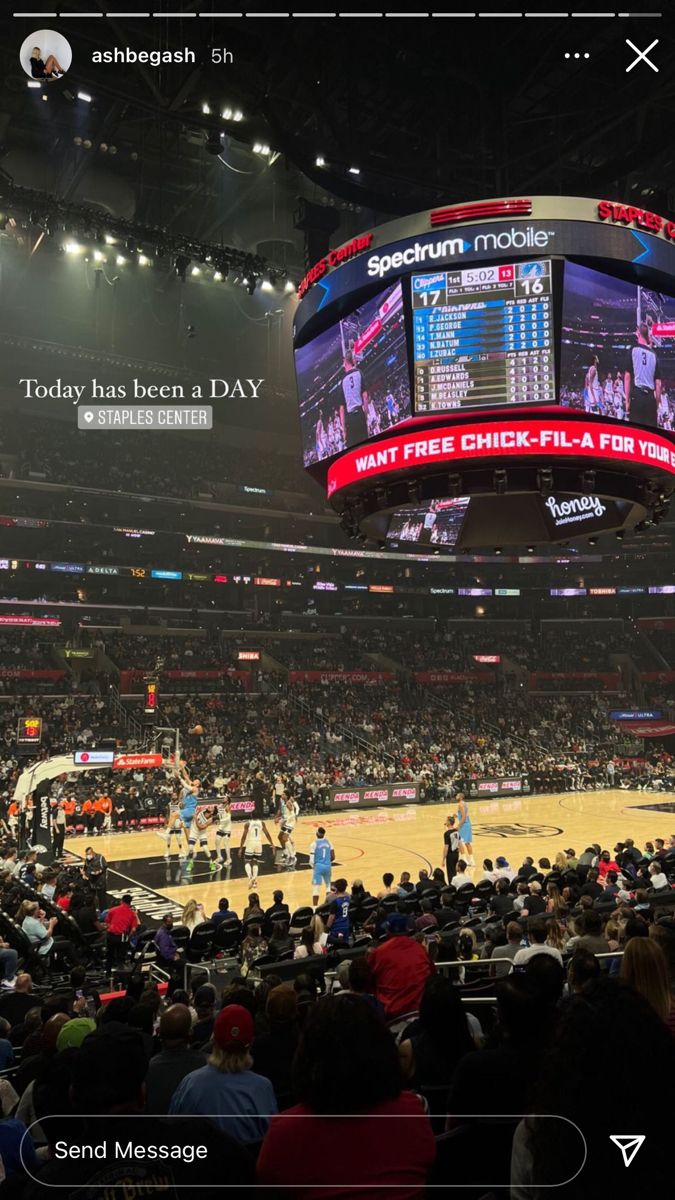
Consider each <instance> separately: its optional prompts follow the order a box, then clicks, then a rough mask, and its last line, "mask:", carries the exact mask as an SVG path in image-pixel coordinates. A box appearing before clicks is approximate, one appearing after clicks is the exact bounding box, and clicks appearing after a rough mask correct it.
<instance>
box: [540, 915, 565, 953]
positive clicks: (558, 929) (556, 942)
mask: <svg viewBox="0 0 675 1200" xmlns="http://www.w3.org/2000/svg"><path fill="white" fill-rule="evenodd" d="M568 941H569V935H568V934H567V933H566V932H565V930H564V929H563V927H562V925H561V924H560V921H557V920H556V919H555V917H553V918H552V919H550V920H548V921H547V922H546V945H547V946H553V947H554V949H555V950H559V951H560V953H561V954H562V953H563V951H564V949H565V946H566V945H567V943H568Z"/></svg>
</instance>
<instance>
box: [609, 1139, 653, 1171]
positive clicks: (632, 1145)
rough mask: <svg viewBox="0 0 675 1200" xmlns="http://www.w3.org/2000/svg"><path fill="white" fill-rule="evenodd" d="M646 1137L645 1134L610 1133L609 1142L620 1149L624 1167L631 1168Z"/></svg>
mask: <svg viewBox="0 0 675 1200" xmlns="http://www.w3.org/2000/svg"><path fill="white" fill-rule="evenodd" d="M645 1137H646V1135H645V1134H644V1133H610V1135H609V1140H610V1142H614V1145H615V1146H618V1147H619V1150H620V1151H621V1156H622V1158H623V1165H624V1167H629V1166H630V1164H631V1163H632V1161H633V1159H634V1158H635V1155H636V1154H637V1152H638V1150H639V1149H640V1146H641V1145H642V1143H643V1142H644V1141H645Z"/></svg>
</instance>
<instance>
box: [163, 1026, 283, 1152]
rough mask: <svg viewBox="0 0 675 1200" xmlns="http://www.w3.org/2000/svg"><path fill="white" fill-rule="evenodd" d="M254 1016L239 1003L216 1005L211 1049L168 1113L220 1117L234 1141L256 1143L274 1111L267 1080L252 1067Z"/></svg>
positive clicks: (221, 1126)
mask: <svg viewBox="0 0 675 1200" xmlns="http://www.w3.org/2000/svg"><path fill="white" fill-rule="evenodd" d="M252 1041H253V1017H252V1016H251V1014H250V1012H249V1011H248V1009H247V1008H244V1007H243V1005H241V1004H228V1005H227V1007H226V1008H223V1009H221V1011H220V1012H219V1014H218V1016H217V1017H216V1021H215V1024H214V1026H213V1051H212V1053H211V1055H210V1057H209V1060H208V1062H207V1064H206V1066H205V1067H200V1068H199V1070H198V1071H192V1072H191V1073H190V1074H189V1075H186V1077H185V1079H184V1080H183V1081H182V1083H180V1084H179V1085H178V1087H177V1089H176V1091H175V1092H174V1094H173V1099H172V1101H171V1104H170V1106H169V1113H172V1114H175V1113H178V1114H181V1113H189V1114H192V1115H195V1114H200V1115H202V1116H206V1117H212V1118H217V1117H218V1118H220V1120H218V1121H216V1124H218V1125H219V1126H220V1128H221V1129H222V1130H223V1132H224V1133H227V1134H229V1136H230V1137H233V1138H236V1140H237V1141H239V1142H259V1141H261V1140H262V1138H263V1137H264V1136H265V1133H266V1132H267V1126H268V1125H269V1118H270V1116H271V1115H272V1114H273V1113H276V1111H277V1102H276V1100H275V1097H274V1089H273V1087H272V1084H271V1083H270V1081H269V1079H265V1077H264V1076H263V1075H256V1073H255V1072H254V1071H252V1070H251V1067H252V1066H253V1059H252V1058H251V1055H250V1053H249V1047H250V1045H251V1042H252Z"/></svg>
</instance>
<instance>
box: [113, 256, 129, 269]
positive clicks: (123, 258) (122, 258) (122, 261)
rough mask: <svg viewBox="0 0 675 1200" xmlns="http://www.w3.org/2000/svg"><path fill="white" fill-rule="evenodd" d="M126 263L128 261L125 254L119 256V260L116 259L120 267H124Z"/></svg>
mask: <svg viewBox="0 0 675 1200" xmlns="http://www.w3.org/2000/svg"><path fill="white" fill-rule="evenodd" d="M126 261H127V260H126V258H125V257H124V255H123V254H118V255H117V258H116V259H115V262H116V263H117V266H118V267H123V266H124V264H125V262H126Z"/></svg>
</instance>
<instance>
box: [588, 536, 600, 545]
mask: <svg viewBox="0 0 675 1200" xmlns="http://www.w3.org/2000/svg"><path fill="white" fill-rule="evenodd" d="M588 544H589V546H597V544H598V539H597V538H596V537H590V538H589V539H588Z"/></svg>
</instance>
